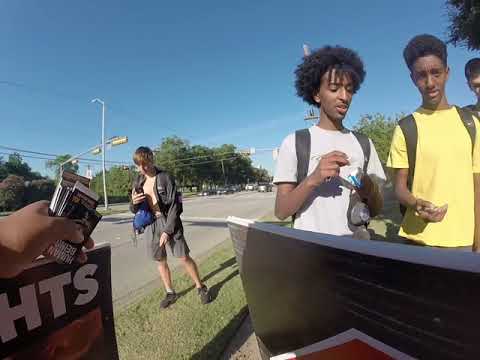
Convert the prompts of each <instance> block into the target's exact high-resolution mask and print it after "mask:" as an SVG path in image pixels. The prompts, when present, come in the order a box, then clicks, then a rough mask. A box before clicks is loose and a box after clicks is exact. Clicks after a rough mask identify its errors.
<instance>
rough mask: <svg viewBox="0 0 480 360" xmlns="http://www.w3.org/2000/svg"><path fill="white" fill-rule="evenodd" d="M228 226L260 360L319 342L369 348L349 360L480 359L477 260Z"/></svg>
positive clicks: (232, 222)
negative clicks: (378, 352)
mask: <svg viewBox="0 0 480 360" xmlns="http://www.w3.org/2000/svg"><path fill="white" fill-rule="evenodd" d="M229 227H230V233H231V237H232V240H233V244H234V247H235V251H236V257H237V261H238V263H239V267H240V274H241V277H242V281H243V287H244V290H245V293H246V297H247V301H248V306H249V309H250V314H251V318H252V322H253V326H254V329H255V333H256V335H257V338H258V340H259V346H260V350H261V352H263V354H262V356H263V357H264V358H268V356H273V355H279V354H282V353H286V352H292V351H295V350H296V349H300V348H302V347H305V346H309V345H311V344H315V343H319V342H320V343H321V344H322V346H320V348H321V349H324V350H322V351H329V352H331V351H333V350H332V349H333V348H332V347H331V346H337V348H336V349H337V350H338V349H340V350H341V347H340V348H338V346H339V344H340V345H341V344H344V347H349V348H350V350H351V349H356V348H358V346H357V345H358V344H359V343H360V344H361V346H363V347H365V348H372V349H370V350H369V351H370V352H368V351H367V352H366V353H365V354H370V355H362V354H363V353H362V352H361V351H358V352H357V353H356V356H355V357H353V358H355V359H373V358H375V359H376V358H377V357H373V356H372V355H371V354H372V353H373V351H374V350H375V351H376V350H378V351H381V352H382V354H383V355H385V357H378V358H379V359H380V358H381V359H391V358H420V359H480V343H479V341H478V334H480V311H479V304H480V256H479V255H477V254H474V253H471V252H461V251H456V250H444V249H436V248H427V247H419V246H411V245H402V244H393V243H387V242H380V241H369V240H354V239H352V238H348V237H335V236H330V235H324V234H317V233H313V232H307V231H301V230H296V229H290V228H281V227H279V226H274V225H269V224H263V223H255V222H252V221H247V220H242V219H236V218H230V219H229ZM341 339H343V340H341ZM352 341H355V343H352ZM325 344H326V345H325ZM328 344H331V346H330V347H329V345H328ZM352 344H353V345H352ZM355 344H356V345H355ZM324 345H325V346H326V347H325V346H324ZM354 345H355V346H354ZM379 349H380V350H379ZM382 349H383V350H382ZM345 353H347V352H345ZM294 354H297V353H295V352H294ZM325 354H327V353H325ZM297 355H299V353H298V354H297ZM345 356H346V355H345ZM280 358H281V357H279V359H280ZM283 358H285V359H287V358H288V357H283ZM291 358H292V357H291ZM293 358H295V357H293ZM298 358H301V357H298ZM313 358H314V357H312V358H311V359H313ZM319 358H322V357H319ZM333 358H335V359H346V358H349V359H350V358H352V357H344V356H343V355H341V356H340V355H338V356H335V357H333ZM309 359H310V357H309ZM322 359H323V358H322Z"/></svg>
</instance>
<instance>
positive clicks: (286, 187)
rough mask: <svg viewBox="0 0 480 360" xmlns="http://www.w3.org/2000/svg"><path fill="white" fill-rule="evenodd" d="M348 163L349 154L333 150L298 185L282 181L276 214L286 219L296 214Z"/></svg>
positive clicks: (281, 218) (278, 193)
mask: <svg viewBox="0 0 480 360" xmlns="http://www.w3.org/2000/svg"><path fill="white" fill-rule="evenodd" d="M348 164H349V162H348V160H347V155H345V154H344V153H342V152H340V151H332V152H330V153H328V154H326V155H324V156H323V157H322V159H321V160H320V162H319V163H318V165H317V167H316V168H315V170H314V171H313V172H312V173H311V174H310V175H309V176H307V177H306V178H305V180H303V181H302V182H301V183H300V184H299V185H298V186H297V185H296V184H295V183H280V184H279V185H278V187H277V198H276V200H275V216H276V217H277V218H279V219H280V220H284V219H286V218H287V217H289V216H292V215H293V214H295V213H296V212H297V211H298V209H300V207H301V206H302V205H303V204H304V203H305V201H307V199H308V197H309V196H310V194H311V193H312V192H313V191H314V190H315V188H317V187H318V186H320V185H321V184H322V183H323V182H324V181H325V180H326V179H327V178H330V177H334V176H338V174H339V173H340V167H342V166H345V165H348Z"/></svg>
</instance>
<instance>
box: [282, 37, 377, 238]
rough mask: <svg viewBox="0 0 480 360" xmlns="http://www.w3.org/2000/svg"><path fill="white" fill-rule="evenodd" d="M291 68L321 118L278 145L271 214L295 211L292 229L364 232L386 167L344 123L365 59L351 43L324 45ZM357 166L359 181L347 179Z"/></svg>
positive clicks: (301, 92)
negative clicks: (348, 45)
mask: <svg viewBox="0 0 480 360" xmlns="http://www.w3.org/2000/svg"><path fill="white" fill-rule="evenodd" d="M295 74H296V82H295V86H296V90H297V94H298V96H299V97H301V98H302V99H303V100H304V101H305V102H307V103H309V104H310V105H313V106H316V107H318V108H319V109H320V120H319V122H318V124H317V125H315V126H312V127H310V128H309V129H304V130H299V131H297V132H296V133H293V134H290V135H288V136H287V137H286V138H285V140H284V141H283V143H282V145H281V147H280V151H279V154H278V158H277V168H276V173H275V178H274V183H275V184H276V185H277V197H276V203H275V215H276V216H277V217H278V218H279V219H282V220H283V219H285V218H287V217H289V216H294V227H295V228H296V229H302V230H308V231H314V232H319V233H325V234H332V235H348V236H352V235H354V234H361V235H360V236H358V237H360V238H365V233H366V234H367V236H366V237H368V232H366V231H365V225H366V223H367V222H368V219H364V218H362V216H361V215H362V212H361V211H362V210H368V211H369V213H370V216H375V215H377V214H378V213H379V212H380V210H381V208H382V206H383V197H382V194H381V191H380V182H381V181H384V180H385V173H384V171H383V168H382V164H381V163H380V160H379V158H378V155H377V152H376V150H375V147H374V145H373V143H372V142H371V141H370V139H368V138H367V137H366V136H364V135H362V134H358V133H354V132H352V131H350V130H348V129H346V128H345V127H344V126H343V119H344V118H345V116H346V115H347V112H348V108H349V106H350V103H351V101H352V98H353V95H354V94H355V93H356V91H357V90H358V89H359V88H360V84H361V83H362V81H363V79H364V77H365V71H364V67H363V63H362V61H361V59H360V58H359V57H358V55H357V54H356V53H355V52H354V51H352V50H350V49H346V48H343V47H339V46H337V47H331V46H326V47H323V48H321V49H318V50H316V51H313V52H312V53H308V54H307V53H306V54H305V57H304V59H303V62H302V63H301V64H300V65H299V66H298V67H297V70H296V71H295ZM355 172H360V173H362V174H363V176H358V177H355V178H356V179H357V180H360V181H361V183H362V184H361V185H360V183H355V182H353V183H352V184H350V183H348V181H346V180H347V179H348V177H349V175H351V174H352V173H355ZM358 204H361V205H362V204H363V205H365V204H366V205H367V207H365V206H363V208H361V209H360V213H359V214H360V216H357V215H359V214H355V211H356V210H355V209H357V208H358V206H357V205H358ZM355 218H357V219H356V220H355ZM362 219H363V220H364V223H362ZM362 228H363V229H364V231H363V232H362V231H360V232H358V231H357V230H359V229H362Z"/></svg>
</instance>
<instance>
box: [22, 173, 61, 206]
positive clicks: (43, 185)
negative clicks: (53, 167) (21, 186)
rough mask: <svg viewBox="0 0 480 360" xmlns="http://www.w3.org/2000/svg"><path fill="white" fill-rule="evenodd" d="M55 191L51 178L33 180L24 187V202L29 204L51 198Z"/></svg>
mask: <svg viewBox="0 0 480 360" xmlns="http://www.w3.org/2000/svg"><path fill="white" fill-rule="evenodd" d="M54 192H55V183H54V182H53V180H49V179H42V180H33V181H31V182H30V183H29V184H28V186H27V187H26V188H25V195H24V203H25V204H30V203H33V202H36V201H39V200H51V198H52V196H53V193H54Z"/></svg>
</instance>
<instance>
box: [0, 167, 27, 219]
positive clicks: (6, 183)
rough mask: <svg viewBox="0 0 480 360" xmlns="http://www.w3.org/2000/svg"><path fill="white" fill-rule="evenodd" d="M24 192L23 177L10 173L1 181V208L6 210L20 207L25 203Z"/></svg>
mask: <svg viewBox="0 0 480 360" xmlns="http://www.w3.org/2000/svg"><path fill="white" fill-rule="evenodd" d="M24 192H25V181H24V180H23V177H21V176H17V175H9V176H8V177H7V178H6V179H4V180H3V181H2V182H1V183H0V208H1V209H2V210H4V211H8V210H17V209H20V208H21V207H22V205H23V198H24Z"/></svg>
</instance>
